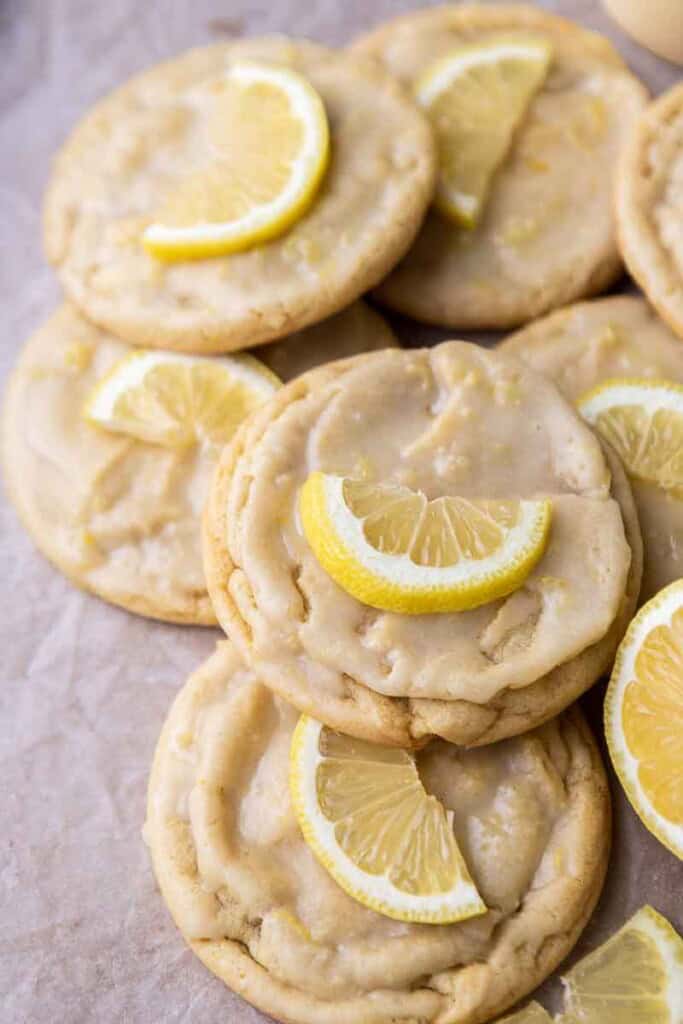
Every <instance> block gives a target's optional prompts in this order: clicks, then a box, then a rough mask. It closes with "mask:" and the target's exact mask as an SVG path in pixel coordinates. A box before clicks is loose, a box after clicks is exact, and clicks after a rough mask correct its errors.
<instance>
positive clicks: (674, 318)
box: [617, 83, 683, 338]
mask: <svg viewBox="0 0 683 1024" xmlns="http://www.w3.org/2000/svg"><path fill="white" fill-rule="evenodd" d="M617 222H618V226H619V241H620V244H621V251H622V254H623V257H624V260H625V262H626V265H627V266H628V269H629V270H630V271H631V273H632V274H633V276H634V277H635V279H636V281H637V282H638V284H639V285H640V286H641V288H642V289H643V291H644V292H645V294H646V295H647V297H648V299H649V300H650V302H651V303H652V305H653V306H654V307H655V308H656V309H657V311H658V312H659V314H660V316H662V317H663V318H664V320H666V322H667V323H668V324H669V326H670V327H671V329H672V330H674V331H675V332H676V334H678V335H679V336H680V337H682V338H683V83H681V84H679V85H675V86H674V87H673V89H670V90H669V91H668V92H667V93H665V94H664V95H663V96H660V97H659V99H657V100H656V101H655V102H654V103H653V104H652V105H651V106H649V107H648V108H647V110H646V111H645V112H644V113H643V114H642V116H641V118H640V120H639V122H638V124H637V126H636V128H635V130H634V131H633V132H632V134H631V137H630V139H629V142H628V145H627V146H626V148H625V150H624V153H623V157H622V160H621V162H620V166H619V175H618V178H617Z"/></svg>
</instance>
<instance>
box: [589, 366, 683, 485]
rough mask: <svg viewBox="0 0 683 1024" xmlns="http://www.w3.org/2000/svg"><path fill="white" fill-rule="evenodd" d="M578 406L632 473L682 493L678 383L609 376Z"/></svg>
mask: <svg viewBox="0 0 683 1024" xmlns="http://www.w3.org/2000/svg"><path fill="white" fill-rule="evenodd" d="M578 408H579V411H580V413H581V415H582V416H583V417H584V419H586V420H587V421H588V422H589V423H590V424H591V425H592V426H593V427H595V429H596V430H597V431H598V433H599V434H601V435H602V437H604V438H605V440H606V441H609V443H610V444H611V445H612V447H613V448H614V449H615V451H616V452H617V454H618V455H619V456H620V457H621V460H622V462H623V463H624V465H625V466H626V470H627V472H628V473H629V474H630V475H631V476H632V477H635V478H636V479H638V480H645V481H647V482H648V483H652V484H657V485H658V486H659V487H661V488H663V489H664V490H665V491H670V492H671V493H673V494H677V495H679V496H683V386H681V385H680V384H674V383H673V381H668V380H651V379H647V378H637V377H634V378H611V379H609V380H606V381H604V382H603V383H602V384H600V385H599V386H598V387H597V388H594V389H593V390H592V391H589V392H588V393H587V394H586V395H583V396H582V397H581V398H580V399H579V402H578Z"/></svg>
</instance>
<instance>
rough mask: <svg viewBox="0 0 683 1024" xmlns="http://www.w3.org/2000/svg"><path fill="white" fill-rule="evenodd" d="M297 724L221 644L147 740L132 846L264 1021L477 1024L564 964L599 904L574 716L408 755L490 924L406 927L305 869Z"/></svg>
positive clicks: (593, 798) (590, 779) (593, 763)
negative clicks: (438, 807) (292, 761)
mask: <svg viewBox="0 0 683 1024" xmlns="http://www.w3.org/2000/svg"><path fill="white" fill-rule="evenodd" d="M297 718H298V716H297V713H296V711H295V710H294V709H293V708H292V707H291V706H289V705H288V704H287V703H286V702H285V701H283V700H281V699H280V698H279V697H277V696H275V695H273V694H272V693H271V692H270V691H269V690H268V689H267V688H266V687H265V686H263V685H261V684H259V683H258V682H257V681H256V679H255V677H254V676H253V674H252V673H251V672H250V671H249V670H247V669H246V668H244V666H243V663H242V662H241V660H240V659H239V657H238V655H237V652H236V651H235V649H234V647H233V646H232V645H231V644H229V643H228V642H222V643H220V644H219V645H218V647H217V649H216V652H215V653H214V654H213V655H212V656H211V658H209V660H208V661H207V662H206V663H205V664H204V665H203V666H202V667H201V668H200V669H199V670H198V671H197V672H195V673H194V675H193V676H192V677H191V678H190V679H189V681H188V682H187V684H186V686H185V687H184V688H183V690H182V691H181V692H180V694H179V695H178V697H177V698H176V700H175V702H174V704H173V707H172V708H171V711H170V714H169V716H168V719H167V721H166V724H165V726H164V729H163V732H162V734H161V737H160V740H159V743H158V746H157V750H156V754H155V758H154V765H153V769H152V774H151V778H150V784H149V793H148V808H147V823H146V826H145V838H146V841H147V843H148V845H149V847H150V852H151V855H152V860H153V864H154V869H155V873H156V876H157V879H158V882H159V885H160V888H161V891H162V894H163V897H164V899H165V901H166V903H167V905H168V907H169V909H170V911H171V913H172V915H173V917H174V920H175V922H176V924H177V925H178V927H179V928H180V930H181V932H182V933H183V936H184V937H185V939H186V940H187V941H188V942H189V944H190V945H191V947H192V949H193V950H194V952H195V953H196V954H197V955H198V956H199V957H200V958H201V959H202V960H203V961H204V963H205V964H206V965H207V966H208V967H209V968H210V969H211V970H212V971H214V972H215V973H216V974H217V975H218V976H219V977H220V978H222V979H223V981H225V982H226V984H228V985H229V986H230V987H231V988H233V989H234V990H235V991H236V992H238V993H240V994H241V995H243V996H244V997H245V998H246V999H248V1000H249V1001H250V1002H252V1003H254V1004H255V1005H256V1006H258V1007H259V1008H260V1009H262V1010H263V1011H264V1012H266V1013H270V1014H272V1015H273V1016H275V1017H276V1018H278V1019H286V1020H288V1021H292V1022H294V1021H296V1022H297V1024H357V1022H358V1021H359V1020H363V1021H368V1022H372V1024H390V1022H391V1024H397V1022H398V1021H405V1022H406V1024H408V1022H411V1024H415V1022H416V1021H418V1020H419V1021H421V1022H424V1024H427V1022H432V1021H433V1022H435V1024H436V1022H437V1021H438V1022H444V1024H445V1022H450V1024H480V1022H483V1021H488V1020H490V1019H491V1018H492V1017H493V1016H494V1015H496V1014H497V1013H499V1012H502V1011H503V1010H504V1009H505V1008H507V1007H508V1006H510V1005H512V1004H513V1003H514V1002H516V1001H517V1000H518V999H520V998H521V997H522V996H523V995H524V994H525V993H526V992H528V991H529V990H530V989H531V988H533V987H534V986H536V985H537V984H539V983H540V982H541V980H542V979H543V978H545V977H546V976H547V975H548V974H549V973H550V972H551V970H552V969H553V968H554V966H555V965H556V964H557V963H558V962H559V961H560V960H561V959H562V957H564V956H565V955H566V953H567V952H568V951H569V949H570V948H571V947H572V945H573V944H574V942H575V941H576V939H577V937H578V935H579V933H580V931H581V929H582V928H583V926H584V925H585V923H586V921H587V919H588V917H589V915H590V913H591V912H592V909H593V907H594V905H595V902H596V900H597V898H598V895H599V892H600V888H601V885H602V880H603V877H604V872H605V868H606V863H607V855H608V848H609V835H610V827H609V825H610V811H609V796H608V790H607V785H606V780H605V776H604V773H603V768H602V765H601V762H600V758H599V755H598V751H597V748H596V746H595V743H594V741H593V739H592V737H591V735H590V733H589V730H588V729H587V727H586V725H585V722H584V720H583V718H582V716H581V713H580V712H579V711H578V710H577V709H573V710H571V711H570V712H567V713H565V714H564V715H562V716H560V718H558V719H555V720H553V721H552V722H549V723H547V724H546V725H544V726H542V727H541V728H539V729H537V730H535V731H534V732H531V733H528V734H526V735H524V736H520V737H515V738H513V739H509V740H505V741H503V742H502V743H499V744H495V745H493V746H490V747H485V748H481V749H477V750H471V751H466V750H462V749H458V748H456V747H455V746H453V745H451V744H448V743H446V742H444V741H443V740H435V741H432V742H431V743H430V744H429V745H428V746H426V747H425V748H424V749H423V750H421V751H420V752H419V753H418V755H417V762H418V770H419V771H420V775H421V777H422V780H423V782H424V784H425V786H426V788H427V790H428V791H429V792H430V793H433V794H434V795H435V796H436V797H437V798H438V799H439V800H440V801H441V802H442V803H443V804H444V805H445V807H446V808H447V809H448V810H452V811H453V812H454V828H455V831H456V835H457V838H458V842H459V844H460V848H461V850H462V851H463V855H464V856H465V858H466V860H467V862H468V866H469V868H470V870H471V872H472V874H473V877H474V879H475V881H476V884H477V886H478V888H479V891H480V892H481V894H482V897H483V898H484V900H485V901H486V903H487V905H488V907H489V910H488V912H487V913H486V914H485V915H484V916H483V917H480V918H477V919H472V920H470V921H467V922H461V923H458V924H453V925H416V924H405V923H402V922H398V921H393V920H391V919H389V918H386V917H383V916H382V915H380V914H377V913H375V912H374V911H372V910H369V909H367V908H365V907H363V906H361V905H360V904H358V903H356V902H355V901H354V900H353V899H352V898H351V897H349V896H348V895H347V894H346V893H345V892H344V891H343V890H342V889H341V888H339V886H337V884H336V883H335V882H334V881H333V880H332V878H331V877H330V876H329V875H328V874H327V872H326V871H325V870H324V869H323V868H322V867H321V866H320V864H319V863H318V861H317V860H316V859H315V857H314V856H313V854H312V853H311V851H310V850H309V848H308V847H307V846H306V844H305V842H304V840H303V837H302V835H301V833H300V831H299V828H298V826H297V823H296V819H295V816H294V812H293V809H292V806H291V802H290V796H289V790H288V786H287V776H288V757H289V745H290V740H291V734H292V731H293V728H294V726H295V725H296V721H297Z"/></svg>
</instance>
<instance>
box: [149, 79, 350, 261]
mask: <svg viewBox="0 0 683 1024" xmlns="http://www.w3.org/2000/svg"><path fill="white" fill-rule="evenodd" d="M206 135H207V138H208V146H209V150H210V153H211V154H212V158H210V159H209V160H208V162H207V164H206V166H200V168H199V169H198V170H197V171H195V172H194V173H193V174H191V175H189V176H188V177H187V178H186V179H185V180H184V181H181V182H180V183H179V184H178V185H177V186H176V188H175V189H173V190H172V191H171V193H170V194H169V195H168V196H167V197H166V201H165V204H164V205H163V206H162V208H161V209H160V211H159V214H158V219H157V220H156V221H155V222H154V223H152V224H150V225H149V226H148V227H147V229H146V230H145V232H144V234H143V236H142V241H143V244H144V246H145V247H146V248H147V249H148V250H149V252H151V253H152V254H153V255H154V256H157V257H160V258H161V259H167V260H178V259H200V258H202V257H207V256H219V255H222V254H225V253H231V252H237V251H238V250H242V249H247V248H250V247H251V246H254V245H257V244H259V243H260V242H265V241H267V240H268V239H271V238H275V237H276V236H277V235H281V234H282V233H283V232H284V231H286V230H287V228H289V227H290V226H291V225H292V224H293V223H294V222H295V221H296V220H298V219H299V218H300V217H302V216H303V214H304V213H305V212H306V210H307V209H308V207H309V206H310V204H311V203H312V201H313V199H314V197H315V194H316V192H317V189H318V187H319V185H320V183H321V181H322V178H323V175H324V173H325V170H326V168H327V164H328V161H329V152H330V144H329V129H328V124H327V116H326V114H325V108H324V106H323V102H322V100H321V98H320V96H319V95H318V93H317V92H316V91H315V89H314V88H313V87H312V86H311V85H310V84H309V82H308V81H307V80H306V79H305V78H303V77H302V76H301V75H299V74H297V73H296V72H295V71H291V70H290V69H289V68H285V67H277V66H275V65H271V64H258V63H254V62H241V63H236V64H233V65H232V66H231V67H230V69H229V70H228V71H227V72H226V74H225V76H224V77H223V78H221V79H219V80H217V81H216V82H215V83H214V84H213V89H212V99H211V106H210V108H209V109H208V111H207V115H206Z"/></svg>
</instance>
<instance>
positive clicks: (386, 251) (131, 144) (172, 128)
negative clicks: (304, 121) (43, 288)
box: [45, 37, 435, 352]
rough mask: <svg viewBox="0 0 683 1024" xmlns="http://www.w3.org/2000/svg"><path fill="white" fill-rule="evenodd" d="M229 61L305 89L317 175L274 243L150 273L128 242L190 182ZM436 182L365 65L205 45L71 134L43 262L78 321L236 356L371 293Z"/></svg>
mask: <svg viewBox="0 0 683 1024" xmlns="http://www.w3.org/2000/svg"><path fill="white" fill-rule="evenodd" d="M235 60H263V61H266V62H274V63H276V64H282V65H285V66H287V67H289V68H293V69H294V70H297V71H299V72H300V73H301V74H303V75H304V76H305V77H306V78H308V79H309V80H310V82H311V84H312V85H313V86H314V88H315V89H316V90H317V91H318V93H319V94H320V96H321V97H322V100H323V102H324V104H325V107H326V111H327V116H328V120H329V124H330V133H331V136H330V137H331V152H332V157H331V163H330V167H329V169H328V171H327V174H326V176H325V179H324V181H323V184H322V187H321V189H320V192H319V194H318V196H317V197H316V200H315V202H314V203H313V205H312V206H311V208H310V209H309V210H308V212H307V213H306V214H305V215H304V216H303V217H302V218H301V219H300V220H299V221H298V222H297V223H296V224H295V225H294V226H293V227H292V228H291V230H289V231H288V232H287V233H286V234H284V235H282V236H281V237H280V238H277V239H274V240H272V241H271V242H270V243H268V244H265V245H259V246H256V247H255V248H253V249H250V250H249V251H246V252H241V253H234V254H232V255H230V256H223V257H219V258H214V259H204V260H197V261H193V262H186V263H175V264H163V263H161V262H159V261H157V260H156V259H154V257H152V256H150V255H148V254H147V252H146V251H145V250H144V249H143V247H142V245H141V242H140V236H141V233H142V231H143V230H144V228H145V227H146V226H147V224H148V223H149V222H150V220H151V219H152V218H153V216H154V214H155V212H156V210H157V208H158V207H159V205H160V203H161V201H162V199H163V196H164V194H165V193H166V191H167V190H168V189H172V188H173V187H174V185H176V184H177V183H178V181H180V180H182V179H183V178H185V177H186V176H187V175H188V173H190V172H191V171H192V170H193V169H194V167H195V164H196V160H197V146H198V138H199V139H201V138H203V136H202V135H201V132H202V130H203V129H202V124H203V120H202V117H203V113H204V106H203V105H202V104H203V103H204V98H205V97H204V94H205V92H206V83H207V82H210V80H211V79H212V78H214V77H216V76H220V75H221V73H222V72H224V71H225V69H226V68H227V67H228V66H229V64H230V62H231V61H235ZM202 90H203V91H202ZM434 175H435V156H434V145H433V139H432V133H431V129H430V128H429V125H428V123H427V121H426V119H425V118H424V117H423V115H422V114H421V112H420V111H419V110H418V109H417V107H416V106H415V105H414V104H413V103H412V101H411V99H410V97H409V96H407V95H406V94H405V93H404V92H403V90H402V89H401V88H400V87H399V86H398V84H397V83H396V82H394V81H393V79H391V78H390V77H389V76H388V75H387V74H386V73H384V72H382V71H381V70H380V69H378V68H376V67H375V66H373V65H372V64H371V63H369V62H364V61H362V60H360V59H354V58H351V57H350V56H349V55H344V54H338V53H335V52H333V51H331V50H327V49H325V48H324V47H321V46H317V45H316V44H314V43H308V42H294V41H291V40H288V39H286V38H285V37H272V38H265V39H258V38H254V39H248V40H241V41H235V42H230V43H223V44H218V45H215V46H210V47H205V48H202V49H197V50H191V51H190V52H188V53H186V54H184V55H182V56H180V57H178V58H176V59H175V60H172V61H169V62H168V63H166V64H161V65H159V66H157V67H155V68H152V69H151V70H149V71H146V72H144V73H143V74H141V75H138V76H137V77H135V78H133V79H131V80H130V81H129V82H127V83H126V84H125V85H123V86H122V87H121V88H119V89H117V90H116V91H115V92H114V93H112V94H111V95H110V96H108V97H106V98H105V99H104V100H102V101H101V102H100V103H98V104H97V105H96V106H95V107H94V108H93V110H92V111H90V113H89V114H87V115H86V117H85V118H84V119H83V120H82V121H81V122H80V123H79V125H77V127H76V128H75V129H74V131H73V132H72V134H71V136H70V138H69V139H68V140H67V142H66V143H65V145H64V146H63V148H62V150H61V151H60V153H59V154H58V155H57V158H56V160H55V164H54V168H53V173H52V177H51V180H50V183H49V186H48V190H47V194H46V199H45V245H46V251H47V256H48V259H49V260H50V262H51V263H52V264H54V266H55V268H56V270H57V273H58V275H59V277H60V280H61V282H62V284H63V286H64V289H65V291H66V292H67V295H68V296H69V298H70V299H71V300H72V301H74V302H75V303H76V304H77V305H79V306H80V307H81V308H82V309H83V311H84V312H85V314H86V315H87V317H88V318H89V319H90V320H92V321H93V322H95V323H98V324H100V325H101V326H102V327H104V328H107V329H108V330H110V331H112V332H113V333H115V334H116V335H117V336H119V337H121V338H123V339H125V340H127V341H129V342H131V343H133V344H138V345H144V346H148V347H154V346H156V347H160V348H167V349H168V348H176V349H183V350H186V351H191V352H227V351H232V350H237V349H241V348H245V347H246V346H248V345H259V344H262V343H264V342H267V341H272V340H273V339H276V338H280V337H284V336H285V335H287V334H290V333H291V332H293V331H296V330H299V329H301V328H302V327H305V326H307V325H309V324H312V323H315V322H317V321H319V320H322V319H323V318H324V317H327V316H330V315H331V314H333V313H335V312H337V311H338V310H340V309H342V308H343V307H344V306H346V305H348V304H349V303H351V302H352V301H353V300H354V299H356V298H358V296H359V295H361V294H362V293H363V292H365V291H367V290H368V289H369V288H370V287H372V286H373V285H375V284H377V282H378V281H379V280H380V279H381V278H382V277H383V276H384V275H385V274H386V273H387V271H388V270H389V269H390V268H391V267H392V266H393V265H394V264H395V263H396V261H397V260H398V259H399V257H400V256H402V255H403V253H404V252H405V250H406V249H407V247H408V246H409V245H410V243H411V242H412V240H413V238H414V236H415V233H416V232H417V229H418V227H419V224H420V222H421V220H422V217H423V215H424V211H425V209H426V206H427V204H428V202H429V201H430V198H431V195H432V191H433V188H434Z"/></svg>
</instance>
